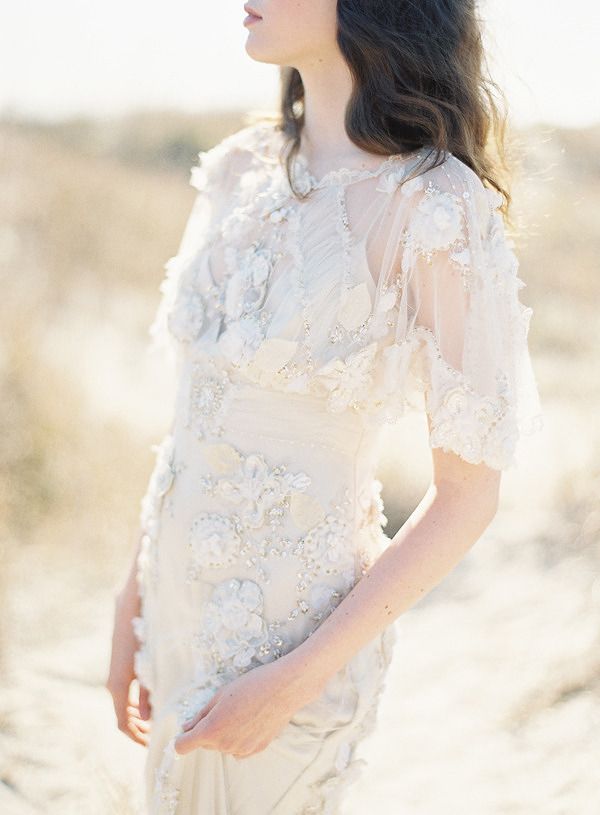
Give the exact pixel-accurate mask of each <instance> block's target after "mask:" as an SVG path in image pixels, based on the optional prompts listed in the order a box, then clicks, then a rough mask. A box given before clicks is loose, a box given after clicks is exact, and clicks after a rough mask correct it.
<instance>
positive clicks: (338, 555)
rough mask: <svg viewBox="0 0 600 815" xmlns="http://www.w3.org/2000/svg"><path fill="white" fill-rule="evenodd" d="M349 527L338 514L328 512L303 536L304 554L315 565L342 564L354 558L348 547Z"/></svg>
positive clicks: (345, 520) (347, 522)
mask: <svg viewBox="0 0 600 815" xmlns="http://www.w3.org/2000/svg"><path fill="white" fill-rule="evenodd" d="M350 537H351V525H350V522H349V521H348V519H347V518H346V517H344V516H343V515H341V514H340V513H335V512H329V513H328V514H327V515H326V516H325V518H324V519H323V520H322V521H320V522H319V523H318V524H317V525H316V526H314V527H313V528H312V529H309V531H308V532H307V533H306V534H305V535H304V536H303V538H302V540H303V541H304V553H305V555H307V556H308V557H310V558H313V559H314V560H315V561H316V562H317V564H320V565H322V564H323V563H324V562H325V563H343V562H347V561H348V559H349V558H350V557H352V559H353V558H354V555H353V553H352V547H351V545H350Z"/></svg>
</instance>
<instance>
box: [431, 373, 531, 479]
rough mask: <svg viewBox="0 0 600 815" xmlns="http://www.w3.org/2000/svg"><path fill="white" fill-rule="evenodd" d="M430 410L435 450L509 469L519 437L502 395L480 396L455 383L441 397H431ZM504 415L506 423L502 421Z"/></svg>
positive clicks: (463, 385) (433, 394) (432, 444)
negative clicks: (436, 448) (439, 449)
mask: <svg viewBox="0 0 600 815" xmlns="http://www.w3.org/2000/svg"><path fill="white" fill-rule="evenodd" d="M427 407H428V412H429V414H430V416H431V425H432V429H431V434H430V442H431V446H432V447H442V448H443V449H444V450H451V451H453V452H455V453H457V454H458V455H460V456H461V457H462V458H464V459H465V461H469V462H471V463H472V464H478V463H479V462H480V461H482V460H486V462H487V463H488V464H489V465H490V466H492V467H494V466H497V467H498V468H500V469H501V468H502V467H504V466H506V462H507V461H508V460H510V458H511V456H512V452H513V450H514V446H515V443H516V440H517V438H518V433H517V428H516V426H515V424H514V422H513V421H511V420H510V417H509V416H508V415H507V413H506V408H507V403H506V400H505V398H504V397H503V396H502V394H499V395H498V397H497V398H493V397H491V396H481V395H478V394H475V393H472V392H471V391H470V389H469V388H468V387H467V386H466V385H465V384H462V383H460V382H452V383H450V384H449V385H448V387H447V388H446V390H445V391H444V392H443V393H442V395H441V396H440V394H438V393H433V392H432V393H429V394H428V400H427ZM505 415H506V416H507V420H503V419H504V417H505Z"/></svg>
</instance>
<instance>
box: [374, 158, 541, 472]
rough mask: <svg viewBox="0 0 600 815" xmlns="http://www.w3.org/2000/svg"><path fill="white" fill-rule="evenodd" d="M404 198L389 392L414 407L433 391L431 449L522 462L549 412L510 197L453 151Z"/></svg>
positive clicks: (471, 458) (390, 280) (428, 405)
mask: <svg viewBox="0 0 600 815" xmlns="http://www.w3.org/2000/svg"><path fill="white" fill-rule="evenodd" d="M399 194H400V195H401V196H402V199H403V207H402V212H403V214H402V216H401V220H400V219H399V221H398V223H397V224H396V227H397V234H396V235H395V238H394V240H395V241H396V249H397V251H396V252H394V253H391V254H393V256H394V261H395V263H394V274H393V275H392V274H388V275H386V281H385V285H386V290H387V296H388V298H389V297H390V296H391V298H392V300H393V301H394V310H393V312H391V313H393V321H392V322H391V325H392V326H393V328H392V333H393V334H394V337H393V340H394V341H393V343H392V344H391V345H390V346H388V347H387V349H386V351H385V362H386V365H385V368H384V377H385V388H386V390H387V391H388V392H389V393H394V392H397V396H398V401H397V404H398V405H401V406H403V408H405V407H406V405H407V404H412V403H414V392H415V390H416V391H419V392H420V393H421V395H422V404H423V405H424V407H425V409H426V412H427V417H428V425H429V431H430V437H429V439H430V446H431V447H440V448H443V449H444V450H446V451H451V452H454V453H457V454H458V455H459V456H461V457H462V458H463V459H465V460H466V461H468V462H470V463H473V464H477V463H480V462H484V463H486V464H488V465H489V466H490V467H493V468H496V469H505V468H507V467H510V466H513V465H514V464H515V463H516V458H515V454H516V450H517V442H518V439H519V437H520V436H521V435H523V434H529V433H532V432H534V431H536V430H538V429H540V428H541V427H542V426H543V419H542V414H541V409H540V402H539V394H538V389H537V384H536V380H535V376H534V372H533V368H532V364H531V358H530V354H529V349H528V340H527V336H528V330H529V323H530V319H531V315H532V309H531V308H529V307H526V306H525V305H523V303H521V302H520V299H519V290H520V289H521V288H522V287H523V286H524V285H525V284H524V282H523V281H522V280H520V279H519V277H518V266H519V264H518V261H517V258H516V256H515V254H514V251H513V248H512V245H511V243H510V242H509V239H508V238H507V236H506V234H505V228H504V221H503V217H502V213H501V211H500V210H499V206H500V204H501V197H500V195H499V194H498V193H496V192H495V191H492V190H490V189H488V188H487V187H485V186H484V185H483V183H482V182H481V181H480V179H479V178H478V176H477V175H476V174H475V173H474V172H472V171H471V170H470V168H468V167H467V166H466V165H465V164H464V163H462V162H460V161H459V160H458V159H456V158H455V157H453V156H451V155H450V156H449V157H448V158H447V159H446V161H445V163H444V164H442V165H440V166H438V167H435V168H432V169H431V170H428V171H426V172H425V173H423V174H422V175H421V176H417V177H415V178H414V179H412V180H408V181H407V182H406V184H405V187H404V189H402V190H401V191H400V193H399ZM399 218H400V216H399ZM391 254H390V253H388V256H391ZM385 296H386V295H383V296H382V299H384V298H385ZM409 390H411V393H409V392H408V391H409ZM390 418H391V419H392V420H394V417H393V415H392V416H391V417H390Z"/></svg>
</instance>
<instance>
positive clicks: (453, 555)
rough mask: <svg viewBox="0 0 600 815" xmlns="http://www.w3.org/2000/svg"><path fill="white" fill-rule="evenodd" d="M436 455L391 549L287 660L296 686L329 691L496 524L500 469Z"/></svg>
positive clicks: (286, 657) (436, 450)
mask: <svg viewBox="0 0 600 815" xmlns="http://www.w3.org/2000/svg"><path fill="white" fill-rule="evenodd" d="M432 458H433V478H432V482H431V484H430V486H429V488H428V489H427V492H426V493H425V495H424V496H423V499H422V500H421V502H420V503H419V504H418V506H417V507H416V509H415V510H414V512H413V513H412V514H411V516H410V517H409V518H408V520H407V521H406V523H405V524H404V525H403V526H402V527H401V529H400V530H399V531H398V532H397V533H396V535H395V536H394V537H393V539H392V542H391V544H390V545H389V546H388V548H387V549H386V550H385V551H384V552H383V553H382V555H381V556H380V557H379V558H378V560H377V561H376V562H375V563H374V564H373V565H372V566H371V568H370V569H369V571H367V572H366V573H365V575H364V576H363V578H362V579H361V580H360V581H359V582H358V583H357V584H356V586H355V587H354V588H353V589H352V590H351V591H350V592H349V593H348V594H347V595H346V597H345V598H344V599H343V600H342V601H341V603H340V604H339V605H338V606H337V608H335V609H334V611H333V612H332V613H331V614H330V615H329V616H328V617H327V618H326V619H325V620H324V621H323V623H322V624H321V625H320V626H319V627H318V628H317V629H316V630H315V631H314V632H313V633H312V634H311V636H310V637H308V638H307V639H306V640H305V641H304V642H303V643H301V644H300V645H299V646H298V647H297V648H295V649H294V650H293V651H291V652H289V653H288V654H286V655H285V657H283V659H284V660H285V661H286V662H287V663H288V666H289V669H290V676H291V677H296V678H297V681H300V682H303V683H308V684H312V683H313V682H314V683H315V684H316V688H317V689H318V688H320V687H323V686H324V685H325V684H326V683H327V681H328V680H329V679H330V678H331V676H332V675H333V674H334V673H335V672H336V671H338V670H339V669H341V668H342V667H343V666H344V665H345V664H346V663H347V662H348V661H349V660H350V659H351V658H352V657H353V656H354V654H356V653H357V652H358V651H359V650H360V649H361V648H362V647H363V646H364V645H366V644H367V643H368V642H369V641H371V640H372V639H373V638H374V637H376V636H377V634H379V633H380V632H381V631H382V630H383V629H384V628H386V627H387V626H388V625H389V624H390V623H391V622H393V621H394V620H395V619H396V618H397V617H398V616H399V615H400V614H402V612H403V611H406V610H407V609H408V608H410V607H411V606H412V605H414V604H415V603H416V602H417V601H418V600H420V599H421V597H423V596H424V595H426V594H427V593H428V592H429V591H431V589H433V588H434V587H435V586H436V585H437V584H438V583H440V582H441V580H442V579H443V578H444V577H445V576H446V575H447V574H448V573H449V572H450V571H452V569H453V568H454V567H455V566H456V564H457V563H458V562H459V561H460V560H461V559H462V558H463V557H464V555H465V554H466V553H467V552H468V550H469V549H470V548H471V546H473V544H474V543H475V542H476V541H477V540H478V539H479V538H480V537H481V535H482V534H483V532H484V531H485V529H486V527H487V526H488V525H489V523H490V522H491V520H492V519H493V517H494V515H495V514H496V511H497V504H498V492H499V486H500V477H501V473H500V471H499V470H495V469H492V468H490V467H488V466H487V465H485V464H469V463H468V462H466V461H464V460H463V459H462V458H460V457H459V456H458V455H456V454H454V453H446V452H444V451H442V450H441V449H439V448H435V449H433V451H432Z"/></svg>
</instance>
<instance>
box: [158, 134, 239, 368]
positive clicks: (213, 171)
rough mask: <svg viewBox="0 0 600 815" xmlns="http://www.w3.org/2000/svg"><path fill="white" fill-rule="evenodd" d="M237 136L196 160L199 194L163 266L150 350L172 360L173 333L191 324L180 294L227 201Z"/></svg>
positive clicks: (190, 301)
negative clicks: (179, 302) (173, 251)
mask: <svg viewBox="0 0 600 815" xmlns="http://www.w3.org/2000/svg"><path fill="white" fill-rule="evenodd" d="M236 135H238V134H234V135H233V136H229V137H227V138H225V139H223V140H222V141H221V142H219V144H217V145H216V146H215V147H212V148H211V149H209V150H204V151H201V152H199V153H198V160H197V163H196V164H195V165H194V166H193V167H192V169H191V172H190V185H191V186H192V187H193V188H194V189H195V190H196V196H195V198H194V201H193V204H192V209H191V212H190V214H189V216H188V219H187V222H186V224H185V227H184V230H183V235H182V238H181V241H180V244H179V248H178V250H177V253H176V254H175V255H174V256H173V257H171V258H169V260H168V261H167V262H166V263H165V265H164V271H165V274H164V277H163V279H162V281H161V283H160V286H159V292H160V298H159V303H158V307H157V309H156V312H155V314H154V318H153V320H152V322H151V324H150V327H149V335H150V338H151V340H150V344H149V349H148V350H149V351H150V352H151V353H155V352H164V353H165V354H166V356H167V358H168V359H169V360H170V362H174V359H175V350H174V345H173V343H172V342H171V339H172V334H175V335H177V332H178V324H181V325H183V324H189V321H187V323H186V320H185V319H184V318H185V316H186V315H182V314H179V311H180V310H179V309H178V308H177V297H178V293H181V291H182V288H184V287H185V283H186V276H188V275H190V276H191V275H192V274H193V271H194V264H195V263H196V262H198V259H199V255H200V252H201V250H202V249H203V248H204V247H205V246H206V244H207V242H209V241H210V240H211V237H212V230H213V229H214V228H215V226H216V225H218V223H219V217H218V216H219V209H220V207H222V206H224V205H225V204H226V202H227V200H228V195H227V193H228V189H229V185H230V184H231V181H232V172H231V169H232V168H231V163H230V161H229V160H228V158H229V153H230V152H231V147H232V144H233V143H234V137H235V136H236ZM181 300H182V305H186V307H193V306H194V305H196V306H200V303H197V304H194V302H193V298H190V297H186V298H181ZM197 313H198V314H201V308H198V309H197ZM179 318H181V319H179Z"/></svg>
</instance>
